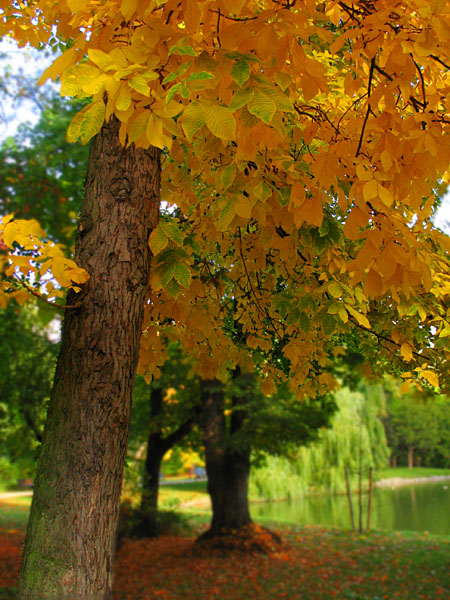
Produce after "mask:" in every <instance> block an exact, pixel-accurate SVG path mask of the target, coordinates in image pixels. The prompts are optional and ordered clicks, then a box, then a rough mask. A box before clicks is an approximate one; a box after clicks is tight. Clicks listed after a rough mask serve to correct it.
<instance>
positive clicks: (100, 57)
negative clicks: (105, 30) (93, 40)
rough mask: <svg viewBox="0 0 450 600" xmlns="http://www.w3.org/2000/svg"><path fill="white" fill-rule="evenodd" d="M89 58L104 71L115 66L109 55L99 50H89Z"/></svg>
mask: <svg viewBox="0 0 450 600" xmlns="http://www.w3.org/2000/svg"><path fill="white" fill-rule="evenodd" d="M88 56H89V59H90V60H91V61H92V62H93V63H94V64H96V65H97V66H98V67H100V69H102V70H103V71H105V70H106V68H107V67H109V66H110V65H111V64H113V60H112V59H111V57H110V56H109V54H106V52H103V50H98V49H97V48H89V50H88Z"/></svg>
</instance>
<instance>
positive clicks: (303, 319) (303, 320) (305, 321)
mask: <svg viewBox="0 0 450 600" xmlns="http://www.w3.org/2000/svg"><path fill="white" fill-rule="evenodd" d="M298 324H299V326H300V329H302V330H303V331H304V332H305V333H308V331H309V329H310V327H311V321H310V320H309V317H308V315H306V313H304V312H301V313H300V315H299V317H298Z"/></svg>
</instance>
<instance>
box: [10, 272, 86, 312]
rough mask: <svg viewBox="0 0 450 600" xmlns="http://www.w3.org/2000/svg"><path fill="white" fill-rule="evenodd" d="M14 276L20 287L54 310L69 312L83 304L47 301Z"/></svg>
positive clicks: (79, 302) (80, 302)
mask: <svg viewBox="0 0 450 600" xmlns="http://www.w3.org/2000/svg"><path fill="white" fill-rule="evenodd" d="M12 276H13V277H14V279H15V280H16V281H17V282H18V283H20V285H22V286H23V287H24V288H25V289H26V290H28V291H29V292H30V294H32V295H33V296H35V297H36V298H39V300H42V302H45V303H46V304H49V305H50V306H51V307H53V308H59V309H60V310H69V309H73V308H79V307H80V306H81V304H82V301H81V300H79V301H78V302H76V303H75V304H56V303H55V302H51V301H50V300H47V298H44V297H43V296H41V294H39V292H37V291H36V290H35V289H33V288H32V287H31V286H29V285H28V284H27V283H26V282H25V281H23V280H22V279H19V278H18V277H17V275H15V274H14V273H13V275H12Z"/></svg>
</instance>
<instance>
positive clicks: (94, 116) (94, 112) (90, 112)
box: [80, 100, 106, 144]
mask: <svg viewBox="0 0 450 600" xmlns="http://www.w3.org/2000/svg"><path fill="white" fill-rule="evenodd" d="M105 109H106V107H105V103H104V102H103V100H99V101H98V102H93V103H92V104H90V105H89V106H88V107H87V110H86V112H85V113H84V114H83V120H82V121H81V123H80V139H81V142H82V143H83V144H87V143H88V142H89V140H90V139H92V138H93V137H94V135H96V134H97V133H98V132H99V131H100V129H101V128H102V125H103V122H104V120H105Z"/></svg>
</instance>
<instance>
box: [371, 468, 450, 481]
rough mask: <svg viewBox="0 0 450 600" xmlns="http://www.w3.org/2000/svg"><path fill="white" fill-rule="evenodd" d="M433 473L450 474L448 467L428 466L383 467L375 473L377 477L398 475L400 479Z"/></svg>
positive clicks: (432, 474) (433, 474)
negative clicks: (410, 467) (435, 467)
mask: <svg viewBox="0 0 450 600" xmlns="http://www.w3.org/2000/svg"><path fill="white" fill-rule="evenodd" d="M435 475H439V476H441V475H447V476H450V469H433V468H430V467H413V468H412V469H409V468H408V467H397V468H395V469H384V470H383V471H379V473H377V479H391V478H392V477H400V478H402V479H415V478H416V477H434V476H435Z"/></svg>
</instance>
